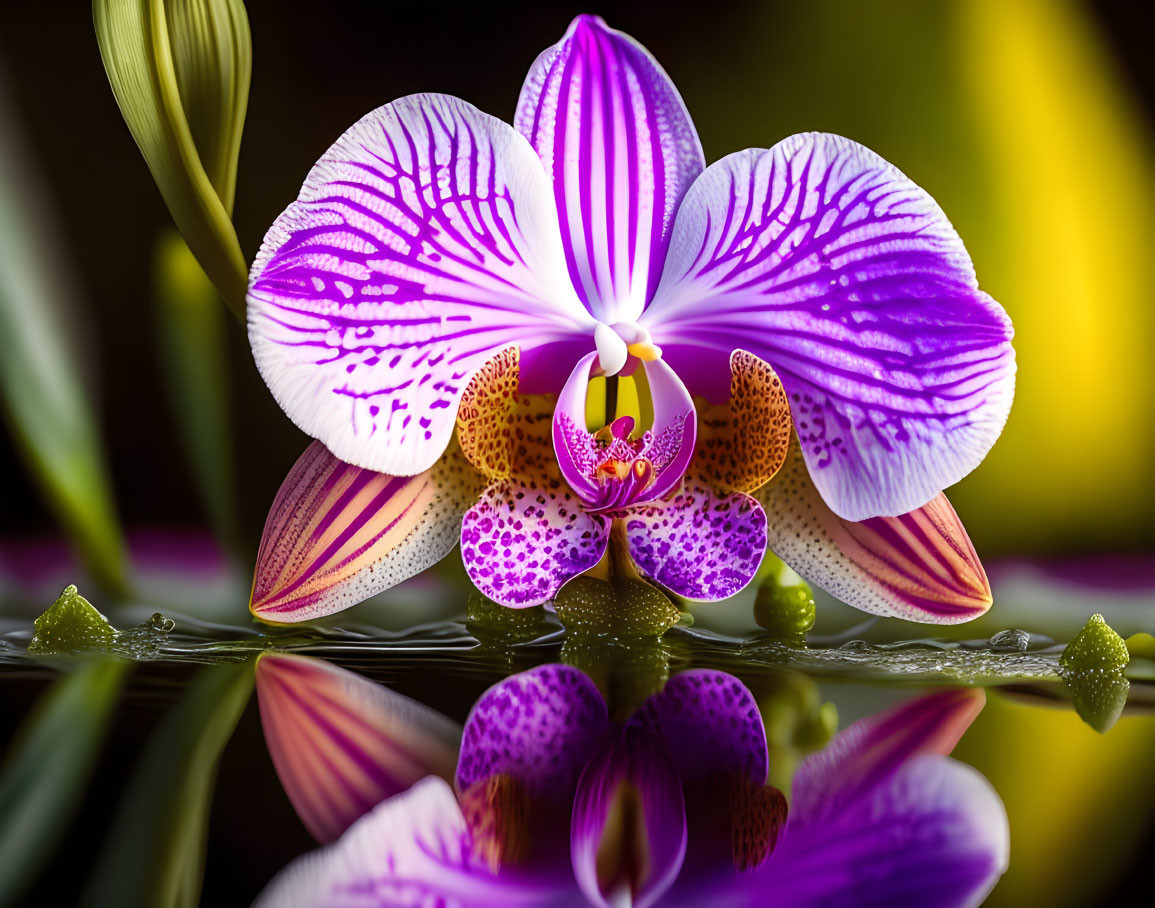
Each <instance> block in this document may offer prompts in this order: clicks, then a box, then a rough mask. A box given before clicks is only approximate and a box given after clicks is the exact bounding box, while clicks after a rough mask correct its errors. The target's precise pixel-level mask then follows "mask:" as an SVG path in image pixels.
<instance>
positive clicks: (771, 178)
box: [642, 133, 1014, 520]
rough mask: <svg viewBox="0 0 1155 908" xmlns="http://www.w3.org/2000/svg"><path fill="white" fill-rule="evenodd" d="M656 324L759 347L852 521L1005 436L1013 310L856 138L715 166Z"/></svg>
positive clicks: (700, 183)
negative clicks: (981, 284)
mask: <svg viewBox="0 0 1155 908" xmlns="http://www.w3.org/2000/svg"><path fill="white" fill-rule="evenodd" d="M642 322H643V324H644V325H645V327H647V328H648V329H649V330H650V331H651V332H652V334H653V337H654V340H655V342H657V343H658V344H660V345H661V346H662V348H663V349H665V350H666V351H667V352H668V353H670V354H671V355H672V356H673V357H675V358H677V357H678V356H679V355H680V354H679V350H678V348H680V347H685V346H697V347H709V348H714V349H724V350H726V351H729V350H731V349H734V348H736V347H742V348H745V349H747V350H749V351H750V352H752V353H754V354H755V355H757V356H759V357H761V358H762V359H765V360H766V361H767V362H769V363H770V364H771V365H772V366H773V367H774V369H775V370H777V372H778V374H779V375H780V376H781V377H782V382H783V384H784V385H785V387H786V390H787V392H788V394H789V396H790V405H791V410H792V413H793V417H794V423H795V426H796V428H797V431H798V436H799V438H800V439H801V441H802V442H803V451H804V455H805V458H806V463H807V466H808V467H809V468H810V472H811V474H812V476H813V478H814V484H815V485H816V486H817V488H818V490H819V492H820V493H821V494H822V497H823V499H824V500H825V501H826V502H827V504H828V505H829V506H830V507H831V508H832V509H833V510H834V511H835V512H836V513H837V514H839V515H840V516H842V517H845V518H846V519H848V520H864V519H866V518H868V517H875V516H879V515H896V514H902V513H905V512H908V511H911V510H914V509H915V508H917V507H920V506H921V505H923V504H926V502H928V501H929V500H930V499H932V498H933V497H934V496H935V495H937V494H938V493H939V492H940V491H941V490H942V489H944V488H945V487H947V486H949V485H951V484H952V483H954V482H956V481H958V480H959V479H961V478H962V477H963V476H965V475H966V474H967V473H968V472H970V470H972V469H973V468H974V467H975V466H976V465H977V464H978V463H979V462H980V461H981V460H982V458H983V457H984V456H985V455H986V452H987V450H988V449H989V448H990V447H991V445H992V444H993V443H994V441H995V439H996V438H997V437H998V435H999V433H1000V432H1001V431H1002V427H1003V423H1004V422H1005V421H1006V418H1007V414H1008V412H1009V410H1010V405H1011V398H1012V395H1013V386H1014V351H1013V349H1012V348H1011V344H1010V341H1011V336H1012V330H1011V325H1010V322H1009V320H1008V319H1007V316H1006V313H1005V312H1003V310H1002V308H1001V307H1000V306H999V305H998V304H997V303H996V302H995V301H994V300H992V299H991V298H990V297H989V296H987V295H986V294H984V293H982V292H981V291H980V290H979V289H978V286H977V283H976V281H975V276H974V270H973V268H972V266H971V262H970V259H969V257H968V256H967V253H966V250H965V249H964V248H963V245H962V241H961V240H960V239H959V237H958V234H957V233H955V231H954V228H952V227H951V225H950V223H949V221H947V219H946V216H945V215H944V214H943V213H942V210H941V209H940V208H939V207H938V205H937V204H936V203H935V202H934V200H933V199H932V198H931V197H930V196H929V195H928V194H927V193H926V192H925V191H923V190H922V189H920V188H919V187H918V186H916V185H915V184H914V183H912V182H911V181H910V180H909V179H907V178H906V177H905V176H903V174H901V173H900V172H899V171H898V170H897V169H895V168H894V167H893V166H892V165H890V164H888V163H887V162H886V161H884V160H883V159H882V158H880V157H879V156H878V155H876V154H874V153H873V152H871V151H869V150H867V149H866V148H863V147H862V146H861V145H858V144H856V143H854V142H851V141H849V140H848V139H843V138H841V137H839V136H831V135H825V134H821V133H809V134H806V135H799V136H793V137H791V138H789V139H786V140H785V141H783V142H780V143H779V144H778V145H776V146H775V147H774V148H772V149H770V150H769V151H765V150H750V151H744V152H740V153H738V154H733V155H730V156H729V157H727V158H724V159H723V160H721V161H719V162H717V163H716V164H713V165H712V166H711V167H710V168H709V169H708V170H707V171H706V172H705V173H704V174H702V176H701V177H700V178H699V179H698V180H697V181H696V182H695V183H694V185H693V186H692V187H691V189H690V190H689V192H688V193H687V195H686V198H685V201H684V202H683V204H682V206H681V207H680V208H679V211H678V216H677V220H676V222H675V225H674V231H673V235H672V238H671V243H670V252H669V256H668V258H667V262H666V268H665V271H664V273H663V275H662V282H661V285H660V286H659V288H658V291H657V293H656V295H655V298H654V302H653V303H652V304H651V305H650V307H649V308H648V309H647V310H646V313H645V315H644V316H643V318H642Z"/></svg>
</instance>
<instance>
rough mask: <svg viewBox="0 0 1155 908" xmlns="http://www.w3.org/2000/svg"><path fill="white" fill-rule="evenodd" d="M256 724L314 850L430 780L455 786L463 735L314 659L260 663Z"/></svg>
mask: <svg viewBox="0 0 1155 908" xmlns="http://www.w3.org/2000/svg"><path fill="white" fill-rule="evenodd" d="M256 673H257V697H258V700H259V702H260V707H261V724H262V725H263V727H264V731H265V742H266V744H267V745H268V748H269V754H270V756H271V757H272V758H273V765H274V766H275V767H276V769H277V775H278V777H279V778H280V780H281V784H282V785H283V786H284V788H285V792H286V793H287V794H288V796H289V800H290V801H292V803H293V807H294V809H295V810H296V811H297V815H298V816H299V817H300V818H301V821H302V822H303V823H304V824H305V826H306V827H307V828H308V830H309V832H311V833H312V834H313V836H314V837H315V838H316V839H317V840H318V841H320V842H329V841H332V840H333V839H336V838H337V837H339V836H340V835H341V833H342V832H344V831H345V829H347V828H348V827H349V826H350V825H351V824H352V823H353V822H354V821H355V820H356V819H358V818H359V817H360V816H362V815H363V814H365V813H366V812H368V811H369V810H371V809H372V808H373V807H374V806H376V805H377V804H379V803H381V801H383V800H385V799H386V798H389V797H392V796H393V795H395V794H398V793H400V792H402V791H404V790H406V789H407V788H409V787H410V786H411V785H414V784H415V783H417V782H419V781H420V780H421V779H423V778H426V777H427V776H441V777H442V778H445V779H452V778H453V772H454V768H455V766H456V763H457V751H458V746H459V743H460V738H461V729H460V728H458V727H457V726H456V725H455V724H454V723H453V722H451V721H450V720H449V719H447V718H445V717H444V716H442V715H441V714H440V713H437V712H434V711H433V710H431V709H429V708H428V707H426V706H423V705H421V704H420V703H417V702H416V701H414V700H410V699H409V698H408V697H405V696H402V695H401V694H398V693H395V692H393V691H391V690H389V688H387V687H382V686H381V685H380V684H375V683H373V682H372V681H370V680H368V679H367V678H363V677H361V676H360V675H357V674H354V673H353V672H350V671H347V670H345V669H343V668H338V667H337V666H335V665H330V664H329V663H328V662H325V661H323V660H321V659H313V658H309V657H307V656H292V655H288V654H284V653H266V654H264V655H262V656H261V657H260V658H259V659H258V660H257V670H256Z"/></svg>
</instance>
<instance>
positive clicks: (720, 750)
mask: <svg viewBox="0 0 1155 908" xmlns="http://www.w3.org/2000/svg"><path fill="white" fill-rule="evenodd" d="M631 721H632V722H635V723H637V724H640V725H643V726H645V727H647V728H649V729H651V730H652V731H653V732H654V733H655V734H656V735H658V737H660V738H661V740H662V742H663V743H664V744H665V745H666V750H667V752H668V753H669V754H670V756H671V757H672V758H673V760H674V764H675V765H676V766H677V767H678V772H679V774H680V775H681V777H682V781H683V782H687V783H688V782H691V781H695V780H703V779H707V778H711V777H721V776H725V775H727V774H729V773H736V774H738V775H740V776H742V777H744V778H746V779H749V780H750V781H751V782H753V783H755V784H757V785H763V784H765V782H766V775H767V773H768V772H769V771H770V761H769V754H768V752H767V749H766V729H765V727H764V726H763V724H762V714H761V713H760V712H759V711H758V704H757V703H755V702H754V696H753V694H751V693H750V691H749V689H747V687H746V685H745V684H743V683H742V682H741V681H739V680H738V679H737V678H735V677H734V676H733V675H728V674H726V673H725V672H720V671H716V670H715V669H709V668H697V669H691V670H690V671H685V672H681V673H679V674H677V675H674V677H672V678H671V679H670V680H669V681H667V682H666V686H665V687H664V688H662V690H661V691H659V692H658V693H656V694H654V695H653V696H652V697H650V698H649V699H648V700H646V702H645V703H644V704H642V706H641V708H640V709H639V710H638V711H637V712H636V713H634V715H633V717H632V719H631Z"/></svg>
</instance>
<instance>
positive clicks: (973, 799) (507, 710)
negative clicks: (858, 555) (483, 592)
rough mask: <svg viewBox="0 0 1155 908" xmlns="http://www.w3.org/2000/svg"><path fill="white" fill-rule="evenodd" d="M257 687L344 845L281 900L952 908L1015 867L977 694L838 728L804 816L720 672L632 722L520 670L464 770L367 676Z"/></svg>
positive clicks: (279, 895) (446, 738)
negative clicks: (980, 731)
mask: <svg viewBox="0 0 1155 908" xmlns="http://www.w3.org/2000/svg"><path fill="white" fill-rule="evenodd" d="M257 689H258V693H259V695H260V702H261V716H262V720H263V722H264V726H265V732H266V739H267V741H268V744H269V749H270V752H271V753H272V756H273V760H274V762H275V764H276V766H277V770H278V773H279V774H280V776H281V779H282V782H283V783H284V785H285V787H286V789H287V791H288V793H289V796H290V798H291V799H292V801H293V803H294V805H295V806H296V808H297V810H298V813H300V815H301V817H302V819H303V820H304V821H305V823H306V825H308V827H309V828H310V830H312V831H313V832H314V834H315V835H317V837H318V838H319V839H320V840H321V841H325V842H331V844H329V845H328V846H327V847H326V848H324V849H322V850H320V851H317V852H314V853H312V854H309V855H306V856H304V857H303V858H300V859H299V860H297V861H296V862H294V863H293V864H292V865H290V866H289V867H288V868H287V869H286V870H285V871H283V872H282V873H281V875H280V876H278V877H277V879H276V880H274V881H273V883H271V884H270V886H269V888H268V889H267V890H266V891H265V893H264V895H263V896H262V899H261V904H265V905H291V904H302V905H306V904H307V905H344V906H350V905H385V904H389V905H399V904H405V905H409V904H412V905H418V904H431V903H434V902H436V903H437V904H443V903H444V904H460V905H518V904H540V905H552V904H574V905H584V904H594V905H607V904H639V905H645V904H653V903H655V902H657V901H658V900H661V902H662V903H663V904H687V905H699V904H761V903H764V902H773V903H775V904H787V905H790V904H799V905H802V904H824V903H831V902H836V901H847V900H853V902H854V903H855V904H879V905H882V904H897V903H902V904H946V905H953V904H972V903H977V902H978V901H980V900H981V898H982V897H983V896H984V895H985V894H986V893H987V892H988V891H989V890H990V887H991V886H993V885H994V882H995V880H996V879H997V878H998V876H999V875H1000V874H1001V873H1002V871H1003V870H1004V869H1005V866H1006V858H1007V826H1006V814H1005V812H1004V810H1003V807H1002V803H1001V801H1000V800H999V798H998V796H997V795H996V794H995V792H994V791H993V790H992V789H991V787H990V785H989V784H988V783H987V782H986V781H985V780H984V779H983V778H982V777H981V776H980V775H978V773H976V772H975V771H974V770H973V769H971V768H970V767H967V766H964V765H963V764H960V763H958V762H956V761H954V760H951V759H948V758H947V757H945V756H944V755H945V754H946V753H949V751H950V750H951V749H952V748H953V746H954V744H955V742H956V741H957V740H958V738H959V737H960V735H961V734H962V733H963V731H965V729H966V728H967V726H968V725H969V724H970V722H971V720H972V719H973V718H974V716H975V715H976V714H977V712H978V711H979V710H980V709H981V708H982V703H983V694H982V692H981V691H977V690H967V691H954V692H949V693H942V694H934V695H930V696H927V697H923V698H920V699H918V700H914V701H911V702H909V703H907V704H904V705H902V706H900V707H898V708H897V709H894V710H891V711H890V712H888V713H884V714H882V715H879V716H875V717H872V718H870V719H866V720H863V721H860V722H857V723H855V724H854V725H852V726H851V727H850V728H848V729H846V730H845V731H843V732H842V733H840V734H838V735H837V736H836V737H835V738H834V740H833V741H832V742H831V743H830V745H829V746H828V747H827V749H826V750H824V751H822V752H821V753H819V754H817V755H814V756H811V757H808V758H807V759H806V760H804V761H803V763H802V764H801V766H800V767H799V769H798V772H797V773H796V775H795V777H794V781H793V785H792V794H791V799H790V808H789V815H788V816H787V811H786V805H785V800H784V798H783V796H782V795H781V794H780V793H779V792H778V791H776V790H775V789H773V788H771V787H769V786H767V785H766V777H767V752H766V740H765V734H764V731H763V727H762V720H761V717H760V715H759V713H758V709H757V706H756V704H755V702H754V699H753V697H752V696H751V695H750V693H749V691H748V690H746V688H745V687H744V686H743V685H742V684H741V682H739V681H738V680H737V679H736V678H734V677H732V676H730V675H727V674H724V673H722V672H718V671H712V670H695V671H689V672H685V673H682V674H680V675H676V676H674V677H673V678H672V679H671V680H670V681H669V682H668V683H667V685H666V686H665V688H664V689H663V690H662V691H660V692H659V693H657V694H655V695H654V696H652V697H651V698H649V699H648V700H647V701H646V702H645V703H644V704H643V705H642V706H641V708H640V709H638V710H637V711H636V712H635V713H634V714H633V715H632V716H631V717H629V718H628V719H627V720H626V721H625V722H623V723H618V722H614V721H611V719H610V718H609V715H608V711H607V708H606V705H605V703H604V701H603V700H602V697H601V695H600V694H599V693H598V691H597V689H596V688H595V687H594V685H593V683H592V682H591V681H590V680H589V678H587V677H586V676H585V675H584V674H583V673H582V672H580V671H578V670H577V669H573V668H570V667H568V666H564V665H547V666H542V667H539V668H536V669H532V670H530V671H527V672H523V673H521V674H518V675H514V676H512V677H510V678H508V679H506V680H505V681H502V682H500V683H498V684H497V685H495V686H494V687H492V688H490V690H488V691H487V692H486V693H485V694H484V695H483V696H482V698H481V699H480V700H479V701H478V702H477V704H476V705H475V706H474V708H473V711H472V712H471V714H470V716H469V719H468V721H467V722H466V725H465V728H464V731H463V733H462V734H461V743H460V754H459V758H458V759H457V761H456V770H455V771H454V770H453V769H452V767H453V762H454V757H455V756H457V755H456V754H455V753H454V750H455V747H454V742H455V738H456V736H455V734H454V732H453V729H452V726H451V725H450V723H448V721H447V720H445V719H444V718H443V717H441V716H438V715H437V714H435V713H433V712H432V711H430V710H428V709H426V708H425V707H421V706H418V705H417V704H414V703H413V702H412V701H409V700H408V699H406V698H404V697H401V696H400V695H398V694H395V693H393V692H391V691H388V690H387V689H385V688H382V687H380V686H378V685H375V684H372V683H371V682H369V681H367V680H365V679H362V678H360V677H358V676H356V675H353V674H351V673H349V672H346V671H344V670H341V669H337V668H335V667H332V666H329V665H327V664H325V663H323V662H319V661H316V660H311V659H306V658H302V657H293V656H282V655H272V656H265V657H262V659H261V660H260V662H259V664H258V668H257ZM451 781H452V784H451ZM374 805H376V806H374ZM334 839H336V841H332V840H334Z"/></svg>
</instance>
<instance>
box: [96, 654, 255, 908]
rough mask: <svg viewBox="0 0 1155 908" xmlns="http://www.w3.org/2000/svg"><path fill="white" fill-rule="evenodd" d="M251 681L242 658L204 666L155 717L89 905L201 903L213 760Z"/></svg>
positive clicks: (164, 907)
mask: <svg viewBox="0 0 1155 908" xmlns="http://www.w3.org/2000/svg"><path fill="white" fill-rule="evenodd" d="M252 686H253V669H252V666H251V665H250V664H249V663H247V662H246V663H242V664H240V665H228V666H222V665H214V666H208V667H206V668H204V669H203V670H202V671H201V673H200V675H199V676H198V677H197V679H196V681H195V682H194V683H193V684H192V686H191V687H190V688H189V690H188V692H187V693H186V694H185V695H184V697H183V698H182V699H181V701H180V703H179V704H177V706H176V708H175V709H174V710H173V711H172V712H171V713H169V715H168V716H166V717H165V718H164V720H163V721H162V722H161V723H160V725H159V726H158V727H157V729H156V731H155V732H154V733H153V735H152V737H151V738H150V739H149V742H148V745H147V747H146V748H145V751H144V754H143V755H142V757H141V760H140V763H139V764H138V766H137V768H136V774H135V776H134V778H133V780H132V782H131V783H130V785H129V788H128V791H127V792H126V793H125V796H124V800H123V802H122V803H121V806H120V809H119V810H118V812H117V815H116V819H115V820H114V822H113V824H112V828H111V830H110V831H109V834H108V836H107V838H106V839H105V845H104V850H103V853H102V855H101V858H100V860H99V862H98V863H97V865H96V866H97V870H96V875H95V877H94V878H93V880H92V881H91V884H90V886H89V889H88V892H87V893H86V897H85V903H86V904H88V905H93V906H109V908H112V906H115V908H123V906H127V905H142V906H149V908H171V906H192V905H196V904H197V903H198V902H199V899H200V891H201V883H202V880H203V876H204V858H205V843H206V840H207V837H208V824H209V810H210V807H211V805H212V793H213V788H214V785H215V782H216V773H217V764H218V763H219V762H220V758H221V753H222V752H223V751H224V749H225V745H226V744H228V742H229V738H231V737H232V734H233V729H234V728H236V724H237V721H238V720H239V719H240V716H241V713H242V712H243V711H244V708H245V704H247V703H248V701H249V695H250V693H251V692H252Z"/></svg>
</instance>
